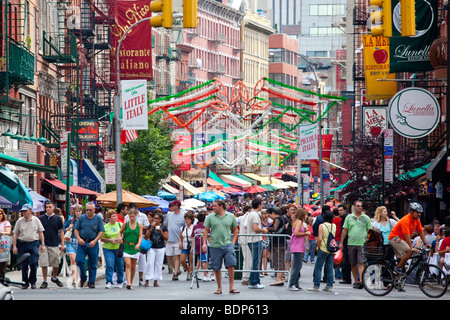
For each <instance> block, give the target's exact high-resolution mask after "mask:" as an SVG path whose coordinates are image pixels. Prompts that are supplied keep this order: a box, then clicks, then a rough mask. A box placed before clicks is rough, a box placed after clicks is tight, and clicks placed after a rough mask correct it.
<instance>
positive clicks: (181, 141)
mask: <svg viewBox="0 0 450 320" xmlns="http://www.w3.org/2000/svg"><path fill="white" fill-rule="evenodd" d="M191 146H192V138H191V136H190V135H177V136H176V137H175V144H174V147H173V149H172V163H173V164H174V165H177V166H178V168H177V170H180V171H187V170H191V156H190V155H183V154H181V153H179V151H180V150H182V149H189V148H191Z"/></svg>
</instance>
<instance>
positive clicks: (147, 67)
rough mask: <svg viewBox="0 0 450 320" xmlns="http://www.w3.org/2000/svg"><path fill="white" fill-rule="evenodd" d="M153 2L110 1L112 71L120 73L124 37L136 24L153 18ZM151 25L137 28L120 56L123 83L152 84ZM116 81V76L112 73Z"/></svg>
mask: <svg viewBox="0 0 450 320" xmlns="http://www.w3.org/2000/svg"><path fill="white" fill-rule="evenodd" d="M150 2H151V1H149V0H138V1H110V2H109V6H110V9H109V10H110V16H112V17H114V23H113V24H112V25H111V70H116V64H117V61H116V58H117V47H118V44H119V40H120V39H121V37H122V36H123V34H124V33H125V32H126V31H127V30H128V29H129V28H130V27H131V26H132V25H133V24H134V23H136V22H138V21H140V20H142V19H144V18H148V17H150V16H151V11H150ZM151 34H152V31H151V26H150V21H144V22H141V23H139V24H137V25H135V26H134V27H133V29H131V30H130V31H129V32H128V33H127V35H126V36H125V38H124V39H123V40H122V44H121V46H120V55H119V57H120V58H119V69H120V79H123V80H126V79H128V80H134V79H145V80H149V81H151V80H152V41H151ZM111 80H112V81H114V82H115V81H116V72H115V71H114V72H111Z"/></svg>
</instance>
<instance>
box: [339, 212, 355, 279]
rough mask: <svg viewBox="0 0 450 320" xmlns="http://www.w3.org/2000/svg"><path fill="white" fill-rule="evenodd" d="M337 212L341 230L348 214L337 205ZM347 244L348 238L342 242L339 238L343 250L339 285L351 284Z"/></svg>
mask: <svg viewBox="0 0 450 320" xmlns="http://www.w3.org/2000/svg"><path fill="white" fill-rule="evenodd" d="M338 211H339V217H340V218H341V230H342V228H343V226H344V223H345V218H347V216H348V213H347V209H346V208H345V206H344V205H343V204H340V205H338ZM341 237H342V233H341ZM347 242H348V238H346V239H345V240H343V239H342V238H341V241H340V243H342V244H343V249H342V254H343V259H342V263H341V267H342V281H340V282H339V283H340V284H352V272H351V266H350V262H349V260H348V246H347Z"/></svg>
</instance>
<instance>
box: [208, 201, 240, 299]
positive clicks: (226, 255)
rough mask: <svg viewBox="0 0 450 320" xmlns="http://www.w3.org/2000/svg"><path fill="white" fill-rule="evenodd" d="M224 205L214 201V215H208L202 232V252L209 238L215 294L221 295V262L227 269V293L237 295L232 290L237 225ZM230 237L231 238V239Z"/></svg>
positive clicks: (235, 291)
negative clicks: (214, 277) (215, 284)
mask: <svg viewBox="0 0 450 320" xmlns="http://www.w3.org/2000/svg"><path fill="white" fill-rule="evenodd" d="M225 208H226V204H225V202H224V201H222V200H214V202H213V210H214V213H212V214H209V215H208V216H207V218H206V221H205V224H204V226H205V230H204V231H203V246H202V250H203V251H206V250H207V249H208V247H207V244H206V240H207V239H208V234H209V236H210V244H209V252H210V257H211V267H212V269H213V271H214V274H215V276H216V281H217V290H216V291H215V292H214V293H215V294H221V293H222V278H221V271H220V269H221V267H222V262H223V263H224V265H225V267H226V268H227V269H228V280H229V292H230V293H239V291H238V290H236V289H235V288H234V266H235V265H236V254H235V252H234V245H235V244H236V241H237V237H238V227H237V226H238V224H237V221H236V218H235V217H234V215H233V214H232V213H230V212H227V211H226V209H225ZM231 235H233V238H232V239H231Z"/></svg>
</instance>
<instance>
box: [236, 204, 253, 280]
mask: <svg viewBox="0 0 450 320" xmlns="http://www.w3.org/2000/svg"><path fill="white" fill-rule="evenodd" d="M251 209H252V207H250V206H245V207H244V208H243V209H242V211H243V212H244V215H242V216H240V217H239V218H238V219H237V220H238V223H239V234H240V235H241V234H248V233H247V216H248V214H249V213H250V210H251ZM247 240H248V236H242V237H238V242H239V244H240V245H241V250H242V258H243V259H242V260H243V268H244V270H250V269H251V267H252V252H251V251H250V248H249V247H248V245H247ZM249 278H250V272H243V273H242V281H241V284H243V285H244V286H246V285H248V284H249V283H250V282H249Z"/></svg>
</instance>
